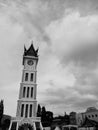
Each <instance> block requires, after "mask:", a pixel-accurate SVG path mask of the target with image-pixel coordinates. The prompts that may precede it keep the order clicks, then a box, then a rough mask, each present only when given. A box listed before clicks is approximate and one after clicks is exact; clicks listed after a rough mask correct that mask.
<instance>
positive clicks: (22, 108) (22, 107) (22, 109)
mask: <svg viewBox="0 0 98 130" xmlns="http://www.w3.org/2000/svg"><path fill="white" fill-rule="evenodd" d="M23 113H24V104H22V106H21V117H23Z"/></svg>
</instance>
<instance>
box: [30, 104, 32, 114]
mask: <svg viewBox="0 0 98 130" xmlns="http://www.w3.org/2000/svg"><path fill="white" fill-rule="evenodd" d="M30 117H32V104H30Z"/></svg>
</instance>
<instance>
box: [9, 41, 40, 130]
mask: <svg viewBox="0 0 98 130" xmlns="http://www.w3.org/2000/svg"><path fill="white" fill-rule="evenodd" d="M37 63H38V49H37V50H35V49H34V46H33V43H32V44H31V46H30V47H29V49H26V48H25V47H24V54H23V72H22V81H21V83H20V91H19V99H18V101H17V112H16V117H14V118H12V120H11V124H10V128H9V130H33V129H34V130H37V129H38V130H42V125H41V121H40V117H36V110H37V99H36V95H37V84H36V78H37Z"/></svg>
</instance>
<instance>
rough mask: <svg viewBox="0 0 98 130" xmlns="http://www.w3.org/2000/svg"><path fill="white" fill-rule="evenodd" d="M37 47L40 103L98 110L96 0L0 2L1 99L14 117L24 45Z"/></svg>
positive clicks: (66, 108)
mask: <svg viewBox="0 0 98 130" xmlns="http://www.w3.org/2000/svg"><path fill="white" fill-rule="evenodd" d="M32 40H33V43H34V46H35V48H37V47H39V63H38V77H37V83H38V89H37V90H38V95H37V99H38V103H40V104H41V105H44V106H45V107H46V108H47V110H51V111H53V112H54V114H64V112H65V111H66V112H67V113H69V112H71V111H77V112H83V111H85V110H86V109H87V107H89V106H95V107H97V108H98V0H0V99H4V107H5V108H4V109H5V114H9V115H12V116H15V115H16V106H17V99H18V94H19V87H20V82H21V78H22V69H23V67H22V56H23V48H24V44H25V45H26V47H27V48H28V47H29V46H30V44H31V41H32Z"/></svg>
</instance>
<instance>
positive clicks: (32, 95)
mask: <svg viewBox="0 0 98 130" xmlns="http://www.w3.org/2000/svg"><path fill="white" fill-rule="evenodd" d="M32 97H33V87H31V98H32Z"/></svg>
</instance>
